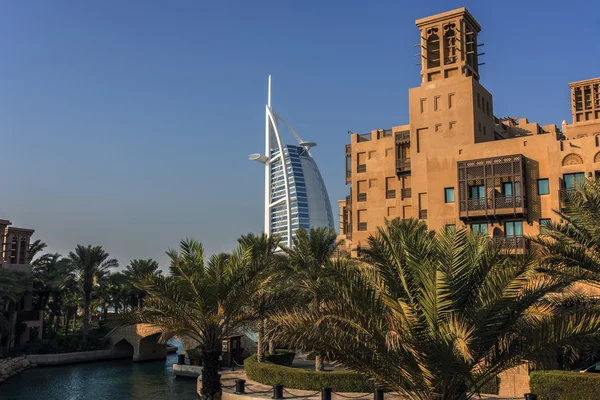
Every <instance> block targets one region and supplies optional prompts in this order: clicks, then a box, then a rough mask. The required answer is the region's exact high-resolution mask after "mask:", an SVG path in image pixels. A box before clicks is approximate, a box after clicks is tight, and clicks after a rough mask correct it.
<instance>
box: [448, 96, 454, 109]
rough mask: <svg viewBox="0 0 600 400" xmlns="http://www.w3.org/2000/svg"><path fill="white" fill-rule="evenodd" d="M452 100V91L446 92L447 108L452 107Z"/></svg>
mask: <svg viewBox="0 0 600 400" xmlns="http://www.w3.org/2000/svg"><path fill="white" fill-rule="evenodd" d="M453 102H454V93H450V94H448V108H452V103H453Z"/></svg>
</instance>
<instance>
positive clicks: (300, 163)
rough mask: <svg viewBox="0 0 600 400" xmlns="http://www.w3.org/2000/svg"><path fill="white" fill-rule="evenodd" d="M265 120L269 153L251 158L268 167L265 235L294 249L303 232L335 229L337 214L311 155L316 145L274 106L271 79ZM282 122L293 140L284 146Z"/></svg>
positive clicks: (266, 171) (266, 169) (266, 170)
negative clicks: (296, 234) (296, 236)
mask: <svg viewBox="0 0 600 400" xmlns="http://www.w3.org/2000/svg"><path fill="white" fill-rule="evenodd" d="M268 93H269V94H268V99H267V107H266V117H265V153H264V154H259V153H254V154H251V155H250V156H249V157H248V158H249V159H250V160H253V161H258V162H260V163H262V164H264V166H265V233H266V234H267V235H274V234H277V235H280V236H281V238H282V243H281V244H282V245H285V246H288V247H292V246H293V243H292V237H293V236H294V232H295V231H296V230H297V229H299V228H305V229H307V230H308V229H310V228H318V227H328V228H331V229H334V228H333V213H332V211H331V203H330V202H329V195H328V194H327V189H326V188H325V183H324V182H323V178H322V177H321V173H320V172H319V168H318V167H317V163H316V162H315V160H314V159H313V157H312V155H311V154H310V149H311V148H312V147H315V146H316V143H315V142H306V141H304V140H302V139H301V138H300V135H298V133H297V132H296V131H295V130H294V128H292V126H291V125H290V124H289V123H288V122H287V121H286V120H285V119H284V118H283V117H282V116H281V115H280V114H278V113H277V112H276V111H275V110H274V109H273V107H272V105H271V76H270V75H269V92H268ZM280 122H281V123H282V124H283V126H284V127H285V128H287V131H289V133H290V134H291V135H290V139H291V136H293V137H294V138H295V140H296V142H298V143H297V144H284V141H283V138H282V135H281V129H280Z"/></svg>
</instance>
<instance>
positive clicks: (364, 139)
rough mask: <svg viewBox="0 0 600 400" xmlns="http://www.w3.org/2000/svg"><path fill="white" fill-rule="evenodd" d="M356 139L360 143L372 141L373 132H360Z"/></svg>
mask: <svg viewBox="0 0 600 400" xmlns="http://www.w3.org/2000/svg"><path fill="white" fill-rule="evenodd" d="M356 141H357V142H358V143H362V142H370V141H371V134H370V133H363V134H359V135H358V137H357V139H356Z"/></svg>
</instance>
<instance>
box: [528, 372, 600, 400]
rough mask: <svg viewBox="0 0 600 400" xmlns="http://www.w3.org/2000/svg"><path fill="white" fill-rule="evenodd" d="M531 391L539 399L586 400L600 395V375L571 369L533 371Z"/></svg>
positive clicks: (530, 383)
mask: <svg viewBox="0 0 600 400" xmlns="http://www.w3.org/2000/svg"><path fill="white" fill-rule="evenodd" d="M529 385H530V391H531V393H535V394H537V395H538V399H539V400H584V399H597V398H599V397H600V376H599V375H596V374H592V373H585V372H584V373H581V372H570V371H533V372H532V373H531V374H530V382H529Z"/></svg>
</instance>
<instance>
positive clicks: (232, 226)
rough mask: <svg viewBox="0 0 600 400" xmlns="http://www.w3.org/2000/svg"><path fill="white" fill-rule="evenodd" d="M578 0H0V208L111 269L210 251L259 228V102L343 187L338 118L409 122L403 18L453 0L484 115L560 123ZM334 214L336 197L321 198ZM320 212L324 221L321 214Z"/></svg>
mask: <svg viewBox="0 0 600 400" xmlns="http://www.w3.org/2000/svg"><path fill="white" fill-rule="evenodd" d="M599 4H600V3H598V2H594V1H584V0H572V1H568V2H566V1H555V0H554V1H552V0H549V1H541V0H538V1H466V2H460V1H453V0H452V1H449V0H445V1H441V0H437V1H427V2H424V1H415V2H408V1H368V2H367V1H316V0H310V1H309V0H302V1H300V0H295V1H292V0H287V1H281V0H279V1H274V0H273V1H267V0H255V1H248V0H238V1H199V0H194V1H147V0H135V1H116V0H109V1H95V2H92V1H79V0H77V1H75V0H74V1H63V0H56V1H45V0H40V1H9V0H4V1H0V139H1V141H0V143H1V145H0V160H1V165H2V167H1V168H2V173H1V174H0V188H1V189H0V218H7V219H11V220H12V221H13V223H14V225H18V226H24V227H31V228H34V229H35V230H36V234H35V238H40V239H42V240H44V241H45V242H47V243H48V244H49V246H50V250H51V251H57V252H60V253H63V254H66V253H67V252H68V251H69V250H70V249H72V248H73V247H74V246H75V245H76V244H78V243H79V244H94V245H102V246H104V247H105V248H106V250H107V251H109V252H110V253H111V254H112V255H113V256H116V257H117V258H118V259H119V260H120V262H121V264H122V266H125V265H126V264H127V263H128V262H129V260H130V259H132V258H155V259H157V260H158V261H159V262H160V263H161V266H162V267H163V269H165V268H166V257H165V255H164V251H165V250H166V249H167V247H169V246H176V245H177V243H178V241H179V240H180V239H182V238H184V237H186V236H189V237H195V238H198V239H199V240H201V241H202V242H203V243H204V244H205V246H206V248H207V250H208V251H209V252H210V253H213V252H218V251H229V250H231V248H232V247H233V245H234V244H235V240H236V238H237V237H238V236H239V235H240V234H242V233H247V232H250V231H253V232H260V231H261V230H262V223H263V216H262V201H263V170H262V169H261V168H260V166H259V165H258V164H256V163H252V162H250V161H248V160H247V155H248V154H249V153H252V152H255V151H262V150H263V135H264V126H263V124H264V103H265V101H266V83H267V75H268V74H269V73H271V74H273V85H274V88H273V105H274V107H275V108H276V109H277V110H278V111H279V112H280V113H281V114H283V115H284V116H285V117H286V119H288V120H289V121H290V122H291V123H292V125H293V126H294V127H295V128H296V130H297V131H298V132H299V133H300V134H301V135H302V136H303V138H304V139H305V140H313V141H316V142H317V143H318V146H317V147H316V148H315V150H314V151H313V155H314V157H315V159H316V160H317V162H318V164H319V165H320V168H321V172H322V174H323V177H324V179H325V182H326V184H327V185H328V188H329V194H330V197H331V200H332V203H333V209H334V210H337V207H336V200H337V199H340V198H344V197H345V196H346V194H347V191H348V188H347V187H346V186H345V184H344V144H345V143H347V142H348V140H349V138H348V135H347V133H346V132H347V131H348V130H352V131H358V132H367V131H369V130H371V129H377V128H389V127H391V126H393V125H400V124H405V123H408V120H407V118H408V117H407V115H408V107H407V97H408V89H409V88H410V87H414V86H417V85H419V70H418V67H415V66H414V64H415V62H416V61H417V60H416V59H415V57H413V54H414V53H415V52H416V51H415V49H414V47H413V45H414V44H415V43H417V41H418V31H417V29H416V27H415V26H414V21H415V19H417V18H421V17H425V16H428V15H431V14H434V13H438V12H442V11H446V10H449V9H453V8H457V7H460V6H466V7H467V8H468V9H469V11H470V12H471V13H472V14H473V15H474V16H475V18H476V19H477V20H478V21H479V22H480V24H481V25H482V27H483V30H482V32H481V34H480V42H483V43H485V46H484V50H483V51H485V53H486V54H485V56H484V57H483V59H482V61H485V62H486V65H485V66H483V67H482V69H481V74H482V79H481V82H482V83H483V85H485V86H486V88H487V89H488V90H490V92H491V93H492V94H493V95H494V110H495V113H496V115H499V116H506V115H510V116H521V117H528V118H530V119H531V120H535V121H539V122H540V123H544V124H547V123H557V124H560V122H561V121H562V120H563V119H567V120H569V121H570V105H569V100H568V96H569V90H568V86H567V83H568V82H570V81H576V80H581V79H586V78H591V77H596V76H598V75H600V68H599V65H600V51H599V50H600V45H599V43H598V39H597V34H598V32H599V31H600V5H599ZM334 214H337V211H334ZM336 219H337V217H336Z"/></svg>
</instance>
